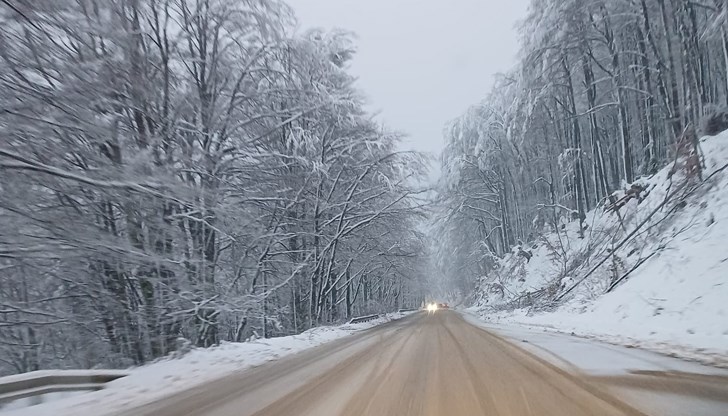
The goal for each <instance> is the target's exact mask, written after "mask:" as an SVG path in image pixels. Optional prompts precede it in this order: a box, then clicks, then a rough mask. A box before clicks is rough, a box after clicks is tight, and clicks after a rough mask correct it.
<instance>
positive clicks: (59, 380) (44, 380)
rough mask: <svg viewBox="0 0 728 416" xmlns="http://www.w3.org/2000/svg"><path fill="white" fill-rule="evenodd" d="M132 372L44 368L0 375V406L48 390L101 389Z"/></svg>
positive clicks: (46, 392)
mask: <svg viewBox="0 0 728 416" xmlns="http://www.w3.org/2000/svg"><path fill="white" fill-rule="evenodd" d="M128 374H129V373H128V372H126V371H120V370H42V371H33V372H30V373H24V374H16V375H12V376H7V377H0V408H1V407H2V406H3V405H5V404H8V403H10V402H13V401H15V400H19V399H24V398H29V397H35V396H42V395H44V394H48V393H58V392H73V391H94V390H101V389H102V388H103V387H104V384H106V383H108V382H110V381H113V380H116V379H119V378H122V377H125V376H127V375H128ZM39 402H42V400H39Z"/></svg>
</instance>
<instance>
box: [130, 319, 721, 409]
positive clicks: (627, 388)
mask: <svg viewBox="0 0 728 416" xmlns="http://www.w3.org/2000/svg"><path fill="white" fill-rule="evenodd" d="M666 397H667V398H668V399H666ZM681 403H682V404H685V405H689V406H690V408H691V409H692V410H694V412H691V414H694V415H706V416H707V415H713V414H715V415H725V414H728V378H725V377H724V376H722V375H720V374H716V373H714V374H710V375H698V374H687V373H682V374H678V373H670V374H667V373H661V372H657V371H649V372H647V371H643V372H642V374H630V373H625V374H619V375H609V376H606V375H604V374H588V373H585V372H583V371H580V370H578V369H577V368H574V367H569V366H557V365H555V364H554V363H553V361H549V360H545V359H543V358H541V357H539V356H538V355H534V354H532V353H530V352H527V351H526V350H524V349H521V348H520V347H519V346H517V345H516V344H514V343H512V342H510V341H505V340H504V339H503V338H500V337H499V336H497V335H494V334H493V333H491V332H487V331H485V330H483V329H480V328H478V327H476V326H473V325H471V324H470V323H468V322H466V321H465V320H464V319H463V318H462V317H461V316H460V315H459V314H457V313H455V312H450V311H438V312H437V313H435V314H427V313H424V312H421V313H417V314H414V315H412V316H410V317H408V318H406V319H402V320H400V321H395V322H392V323H390V324H386V325H382V326H380V327H378V328H375V329H373V330H371V331H367V332H363V333H360V334H357V335H354V336H351V337H347V338H345V339H342V340H339V341H334V342H332V343H329V344H326V345H324V346H322V347H319V348H315V349H311V350H308V351H305V352H303V353H300V354H297V355H294V356H290V357H286V358H283V359H281V360H279V361H277V362H274V363H270V364H265V365H263V366H260V367H257V368H254V369H252V370H249V371H246V372H243V373H240V374H237V375H235V376H231V377H228V378H225V379H222V380H219V381H216V382H213V383H209V384H207V385H205V386H204V387H201V388H197V389H195V390H191V391H186V392H183V393H180V394H178V395H176V396H172V397H169V398H168V399H166V400H164V401H160V402H156V403H154V404H151V405H146V406H144V407H142V408H136V409H129V412H128V413H125V415H127V414H128V415H158V416H182V415H210V416H242V415H256V416H283V415H317V416H319V415H398V416H399V415H459V416H466V415H485V414H487V415H541V416H547V415H559V416H566V415H643V414H654V415H667V414H669V412H670V409H679V408H680V404H681ZM638 409H639V410H638Z"/></svg>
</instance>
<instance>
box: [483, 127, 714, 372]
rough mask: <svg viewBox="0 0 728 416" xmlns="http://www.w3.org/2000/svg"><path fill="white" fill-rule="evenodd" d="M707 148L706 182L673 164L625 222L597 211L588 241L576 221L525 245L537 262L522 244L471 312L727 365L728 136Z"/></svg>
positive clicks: (627, 211)
mask: <svg viewBox="0 0 728 416" xmlns="http://www.w3.org/2000/svg"><path fill="white" fill-rule="evenodd" d="M700 147H701V151H702V154H703V156H704V162H705V170H704V171H703V174H702V178H703V181H702V182H701V181H700V180H699V179H698V178H693V179H690V180H689V179H688V178H686V176H685V174H684V173H683V172H682V171H681V170H680V169H679V168H678V169H676V173H674V174H673V175H671V170H672V169H673V166H672V164H671V165H670V166H667V167H665V168H664V169H663V170H661V171H660V172H658V173H657V174H655V175H654V176H652V177H650V178H644V179H640V180H638V181H636V182H635V183H638V184H639V185H640V186H641V187H642V189H644V191H643V192H642V195H641V199H642V201H638V200H637V199H633V200H631V201H629V202H628V203H627V204H626V205H625V206H624V207H623V208H622V209H620V210H619V214H620V216H621V219H620V216H618V215H616V214H615V213H613V212H611V211H607V210H604V209H603V208H602V207H598V208H597V209H595V210H592V211H591V212H589V213H588V215H587V220H586V224H587V225H588V226H589V227H588V228H587V229H586V231H585V232H584V238H583V239H580V238H578V233H579V229H578V223H577V222H571V223H568V224H565V225H564V229H563V230H559V232H558V233H554V232H552V233H550V234H548V235H546V236H545V237H544V238H542V239H541V240H540V241H539V242H537V243H536V244H535V245H534V246H532V247H524V248H520V249H523V250H527V251H529V252H530V254H531V259H530V261H529V260H527V259H526V257H525V256H523V255H519V254H518V250H519V248H516V249H515V250H514V252H513V253H512V254H510V255H508V256H506V258H504V259H503V260H502V263H501V265H500V268H499V271H498V272H497V273H496V274H495V275H494V277H490V278H489V279H487V280H486V281H485V282H484V283H483V290H482V296H481V297H480V299H479V301H478V303H477V305H476V306H475V308H474V310H475V311H476V312H477V313H478V314H479V315H480V316H481V317H483V318H485V319H486V320H489V321H492V322H510V323H519V324H527V325H532V326H539V327H542V328H543V327H546V328H550V329H552V330H558V331H565V332H573V333H575V334H578V335H583V336H591V337H596V338H599V339H601V340H603V341H608V342H612V343H619V344H627V345H634V346H640V347H643V348H648V349H652V350H656V351H658V352H662V353H668V354H671V355H678V356H682V357H687V358H692V359H697V360H700V361H703V362H706V363H711V364H719V365H728V305H727V301H726V300H728V169H726V165H728V132H724V133H722V134H721V135H718V136H715V137H706V138H703V139H702V140H701V144H700ZM619 196H620V195H618V197H619ZM635 230H637V232H636V233H634V235H633V237H631V238H628V236H629V235H630V234H632V233H633V232H634V231H635ZM625 240H626V243H624V244H623V245H622V246H621V247H618V246H619V244H620V243H621V242H623V241H625ZM602 261H603V263H602V264H601V265H599V263H600V262H602ZM610 287H612V290H611V291H609V289H610ZM572 288H573V290H571V289H572ZM607 292H608V293H607Z"/></svg>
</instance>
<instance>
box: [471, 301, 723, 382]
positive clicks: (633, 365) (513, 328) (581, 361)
mask: <svg viewBox="0 0 728 416" xmlns="http://www.w3.org/2000/svg"><path fill="white" fill-rule="evenodd" d="M463 316H464V317H465V319H466V320H467V321H468V322H470V323H471V324H473V325H475V326H479V327H481V328H484V329H486V330H488V331H490V332H493V333H496V334H498V335H500V336H501V337H503V338H506V339H509V340H510V341H512V342H513V343H515V344H516V345H518V346H519V347H521V348H523V349H526V350H528V351H529V352H531V353H533V354H536V355H538V356H539V357H541V358H543V359H545V360H546V361H549V362H551V363H552V364H554V365H557V366H559V367H562V368H565V369H567V370H571V369H576V370H579V371H580V372H583V373H586V374H589V375H593V376H616V375H625V374H629V373H630V372H634V371H659V372H681V373H692V374H706V375H720V376H724V377H728V370H725V369H721V368H715V367H709V366H705V365H701V364H698V363H694V362H690V361H685V360H681V359H677V358H674V357H666V356H664V355H662V354H657V353H655V352H651V351H645V350H642V349H639V348H628V347H626V346H622V345H613V344H610V343H605V342H601V341H599V340H596V339H586V338H583V337H579V336H572V335H570V334H566V333H559V332H556V331H553V330H549V329H547V328H544V327H533V326H532V327H526V326H522V325H515V324H503V323H500V324H496V323H492V322H484V321H483V320H481V319H480V318H479V317H478V316H477V315H475V314H473V313H472V312H468V311H465V313H463Z"/></svg>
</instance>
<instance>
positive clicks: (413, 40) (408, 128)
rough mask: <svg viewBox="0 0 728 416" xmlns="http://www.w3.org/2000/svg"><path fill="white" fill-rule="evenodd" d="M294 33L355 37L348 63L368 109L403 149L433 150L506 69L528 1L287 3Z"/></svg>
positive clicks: (311, 0) (291, 0)
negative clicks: (402, 138)
mask: <svg viewBox="0 0 728 416" xmlns="http://www.w3.org/2000/svg"><path fill="white" fill-rule="evenodd" d="M288 3H289V4H290V5H291V6H292V7H293V8H294V10H296V13H297V16H298V19H299V22H300V26H301V29H307V28H310V27H323V28H327V29H331V28H334V27H338V28H342V29H347V30H350V31H353V32H355V33H356V34H357V36H358V42H357V45H358V53H357V55H356V57H355V58H354V62H353V64H352V66H351V71H352V73H353V74H354V75H355V76H357V77H358V78H359V83H358V87H359V88H360V89H361V90H363V91H364V93H365V94H366V95H367V96H368V97H369V101H370V104H371V109H372V110H373V111H379V112H381V119H382V120H383V121H384V122H385V124H386V125H387V126H389V127H390V128H394V129H396V130H400V131H403V132H405V133H408V134H409V135H410V138H409V139H408V142H407V143H406V144H405V145H404V147H405V148H408V149H409V148H413V149H417V150H421V151H426V152H431V153H439V152H440V151H441V150H442V148H443V147H444V142H443V138H442V131H443V127H444V125H445V123H446V122H447V121H449V120H451V119H453V118H455V117H457V116H458V115H460V114H462V113H463V112H464V111H465V109H467V108H468V106H470V105H472V104H475V103H477V102H478V101H480V100H481V99H482V98H484V97H485V95H486V94H487V92H488V90H489V89H490V87H491V85H492V83H493V75H494V74H495V73H497V72H503V71H506V70H508V69H510V68H511V67H512V66H513V64H514V62H515V54H516V52H517V47H518V42H517V34H516V31H515V29H514V26H515V24H516V22H517V21H518V20H520V19H522V18H524V17H525V14H526V8H527V3H528V0H288Z"/></svg>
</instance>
